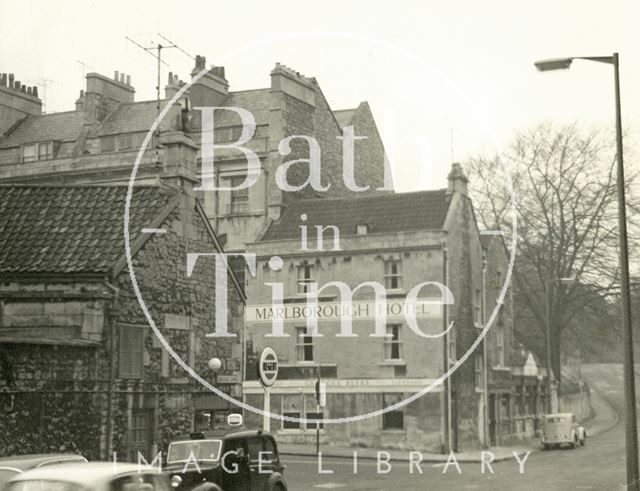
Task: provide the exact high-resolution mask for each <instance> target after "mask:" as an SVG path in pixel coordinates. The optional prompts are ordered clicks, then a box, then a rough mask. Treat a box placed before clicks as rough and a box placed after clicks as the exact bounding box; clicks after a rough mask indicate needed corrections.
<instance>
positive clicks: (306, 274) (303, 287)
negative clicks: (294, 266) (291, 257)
mask: <svg viewBox="0 0 640 491" xmlns="http://www.w3.org/2000/svg"><path fill="white" fill-rule="evenodd" d="M301 273H302V274H301ZM309 283H313V264H309V263H303V264H299V265H298V281H297V285H298V293H300V294H304V293H307V291H309Z"/></svg>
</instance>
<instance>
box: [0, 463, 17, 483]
mask: <svg viewBox="0 0 640 491" xmlns="http://www.w3.org/2000/svg"><path fill="white" fill-rule="evenodd" d="M18 474H20V471H18V470H14V469H6V468H1V467H0V488H1V487H2V484H4V483H6V482H7V481H8V480H9V479H12V478H14V477H16V476H17V475H18Z"/></svg>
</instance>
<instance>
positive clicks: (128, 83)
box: [127, 75, 131, 85]
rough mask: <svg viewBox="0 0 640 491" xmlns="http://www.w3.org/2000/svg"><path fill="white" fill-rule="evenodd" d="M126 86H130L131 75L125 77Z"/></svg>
mask: <svg viewBox="0 0 640 491" xmlns="http://www.w3.org/2000/svg"><path fill="white" fill-rule="evenodd" d="M127 85H131V75H127Z"/></svg>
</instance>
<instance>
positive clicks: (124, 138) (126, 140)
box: [100, 133, 133, 152]
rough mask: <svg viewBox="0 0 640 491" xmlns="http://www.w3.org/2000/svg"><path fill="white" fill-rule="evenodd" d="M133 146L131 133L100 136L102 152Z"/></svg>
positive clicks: (118, 150) (127, 148)
mask: <svg viewBox="0 0 640 491" xmlns="http://www.w3.org/2000/svg"><path fill="white" fill-rule="evenodd" d="M132 148H133V135H132V134H131V133H123V134H121V135H107V136H103V137H101V138H100V149H101V151H102V152H116V151H117V152H121V151H123V150H131V149H132Z"/></svg>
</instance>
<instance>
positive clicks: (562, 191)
mask: <svg viewBox="0 0 640 491" xmlns="http://www.w3.org/2000/svg"><path fill="white" fill-rule="evenodd" d="M612 141H613V138H609V137H608V136H607V135H604V134H603V131H602V130H591V131H587V132H585V131H580V130H579V129H578V128H577V126H576V125H571V126H563V127H556V126H553V125H551V124H542V125H539V126H537V127H535V128H534V129H532V130H530V131H526V132H522V133H519V134H518V135H517V136H516V137H515V139H514V141H513V143H512V144H511V145H510V146H509V147H508V148H507V149H506V151H505V152H504V154H503V155H501V156H496V157H492V158H482V157H479V158H473V159H470V160H469V161H468V162H466V164H465V168H466V169H467V172H468V173H469V176H470V186H471V194H472V198H473V200H474V205H475V209H476V212H477V214H478V219H479V221H480V223H481V224H482V225H483V226H484V227H486V228H489V229H494V228H496V227H499V228H500V229H501V230H503V231H504V232H505V235H504V236H503V241H504V245H505V248H509V246H510V232H511V231H512V220H513V215H514V208H515V216H516V218H517V249H516V251H517V254H516V262H515V264H516V266H515V268H514V272H513V273H514V274H513V280H512V285H513V287H514V288H515V289H514V297H515V298H514V301H515V305H514V307H515V309H516V310H515V326H516V335H517V336H518V338H519V339H520V340H521V341H522V342H523V343H525V344H526V345H528V346H530V347H531V349H533V350H534V351H535V352H537V353H538V354H539V355H540V356H541V357H542V358H546V357H545V328H546V322H547V298H546V295H547V294H548V299H549V306H548V311H549V319H550V338H551V366H552V369H553V371H554V374H555V375H556V376H557V377H558V379H560V377H561V370H560V367H561V353H562V348H561V345H562V343H561V341H562V333H563V330H564V329H565V327H566V326H568V325H569V324H570V322H571V321H572V320H573V319H575V318H576V316H577V314H578V313H583V312H584V310H585V309H587V308H589V306H591V305H598V302H594V300H595V299H596V298H597V299H602V298H606V297H607V296H608V295H611V294H615V293H616V292H617V288H615V285H616V283H617V282H618V274H619V271H618V255H617V239H618V236H617V201H616V173H615V150H614V147H613V144H612V143H609V142H612ZM503 165H504V166H506V167H507V168H508V170H509V174H510V176H511V179H512V183H513V196H515V200H512V193H511V191H510V189H509V186H508V179H507V173H505V172H503ZM634 180H635V176H633V175H631V174H629V175H628V179H627V183H628V187H629V188H630V187H631V183H633V182H634ZM628 194H629V193H628ZM629 202H630V207H631V208H633V210H632V211H634V210H635V206H634V205H633V200H632V199H629ZM629 216H630V217H632V218H633V217H634V213H632V212H630V213H629ZM632 228H633V227H632ZM570 277H573V278H574V281H572V282H570V283H568V284H567V283H566V282H565V281H561V278H570ZM585 285H588V288H586V287H585Z"/></svg>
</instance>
